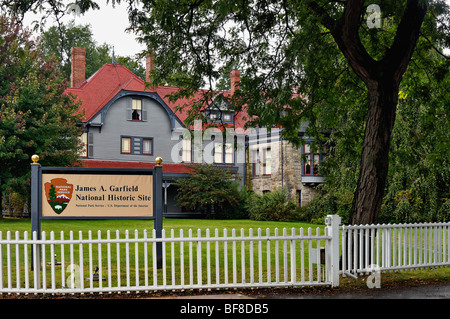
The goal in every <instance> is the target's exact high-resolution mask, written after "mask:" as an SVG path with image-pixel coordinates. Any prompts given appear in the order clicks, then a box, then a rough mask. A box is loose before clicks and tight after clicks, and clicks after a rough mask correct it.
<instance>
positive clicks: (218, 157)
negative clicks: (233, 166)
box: [214, 143, 223, 164]
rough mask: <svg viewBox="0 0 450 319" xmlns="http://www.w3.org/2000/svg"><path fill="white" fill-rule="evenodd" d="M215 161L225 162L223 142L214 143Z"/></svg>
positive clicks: (218, 162)
mask: <svg viewBox="0 0 450 319" xmlns="http://www.w3.org/2000/svg"><path fill="white" fill-rule="evenodd" d="M214 163H216V164H222V163H223V143H214Z"/></svg>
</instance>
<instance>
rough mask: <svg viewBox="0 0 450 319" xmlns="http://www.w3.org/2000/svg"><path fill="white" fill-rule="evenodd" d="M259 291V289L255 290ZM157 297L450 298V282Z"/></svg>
mask: <svg viewBox="0 0 450 319" xmlns="http://www.w3.org/2000/svg"><path fill="white" fill-rule="evenodd" d="M255 292H257V290H255ZM155 299H209V300H211V299H253V300H255V299H450V283H449V284H437V285H431V286H425V285H424V286H418V287H408V288H383V287H382V288H372V289H369V288H367V289H357V290H349V291H339V290H338V289H337V290H327V291H326V293H303V292H302V291H301V290H300V291H299V293H295V292H292V291H291V292H290V293H284V292H283V291H279V292H277V290H274V291H273V292H272V293H267V294H264V293H262V294H260V293H255V294H254V295H253V294H248V293H219V294H195V295H189V296H186V295H185V296H183V295H178V296H170V297H169V296H167V297H159V298H155Z"/></svg>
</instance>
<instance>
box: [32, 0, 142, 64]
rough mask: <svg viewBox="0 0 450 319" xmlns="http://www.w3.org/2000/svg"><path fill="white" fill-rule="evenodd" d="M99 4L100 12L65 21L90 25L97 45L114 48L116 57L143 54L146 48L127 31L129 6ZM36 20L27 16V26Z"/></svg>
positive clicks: (89, 12) (91, 11) (100, 0)
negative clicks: (104, 44) (106, 45)
mask: <svg viewBox="0 0 450 319" xmlns="http://www.w3.org/2000/svg"><path fill="white" fill-rule="evenodd" d="M68 3H69V1H68ZM97 3H98V4H99V5H100V9H99V10H89V11H88V12H86V13H85V14H83V15H75V14H69V15H68V16H67V17H66V18H65V19H63V21H64V22H68V21H70V20H75V24H76V25H80V24H81V25H86V24H90V25H91V30H92V33H93V38H94V40H95V41H96V42H97V44H98V45H101V44H103V43H106V44H108V45H111V46H114V51H115V54H116V56H134V55H136V54H137V53H139V52H141V51H142V50H143V49H144V48H145V47H144V46H143V45H141V44H140V43H138V41H137V40H136V36H135V35H134V34H133V33H130V32H126V31H125V30H126V28H127V27H128V26H129V22H128V14H127V10H126V8H127V4H126V3H123V2H122V4H120V5H118V4H116V5H115V7H114V8H113V6H112V5H111V3H109V4H108V5H106V0H98V1H97ZM34 19H36V16H33V15H31V14H27V15H26V16H25V24H31V22H32V21H33V20H34ZM51 21H52V20H51V19H49V20H48V22H47V26H46V29H47V28H48V27H50V26H51V24H50V22H51Z"/></svg>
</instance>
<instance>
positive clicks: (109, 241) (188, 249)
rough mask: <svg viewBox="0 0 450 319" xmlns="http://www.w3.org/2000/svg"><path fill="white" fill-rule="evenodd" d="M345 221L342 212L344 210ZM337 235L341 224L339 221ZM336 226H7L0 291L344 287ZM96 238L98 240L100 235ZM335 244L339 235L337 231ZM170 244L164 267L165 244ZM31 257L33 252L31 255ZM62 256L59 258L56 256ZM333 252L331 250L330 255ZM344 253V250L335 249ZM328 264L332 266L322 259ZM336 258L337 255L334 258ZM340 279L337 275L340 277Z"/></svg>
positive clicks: (0, 244) (1, 242) (0, 246)
mask: <svg viewBox="0 0 450 319" xmlns="http://www.w3.org/2000/svg"><path fill="white" fill-rule="evenodd" d="M337 219H339V217H338V216H337ZM334 227H335V228H334V229H335V234H336V233H339V229H338V227H339V223H336V219H335V223H334ZM331 234H332V228H331V218H330V225H328V226H327V227H325V229H322V232H321V230H320V228H317V229H315V230H314V231H313V230H312V229H311V228H309V229H308V230H307V231H305V230H304V229H302V228H300V229H294V228H292V229H290V230H288V229H282V230H281V231H279V230H278V229H274V230H272V232H271V231H270V230H269V229H267V230H265V231H263V230H261V229H257V230H253V229H250V230H249V231H248V232H247V233H246V232H245V231H244V230H235V229H232V230H231V232H230V231H229V230H227V229H224V230H222V231H219V230H217V229H216V230H214V234H211V233H210V230H209V229H207V230H206V231H205V233H203V234H202V232H201V231H200V230H198V231H197V233H193V232H192V230H189V231H188V234H185V233H184V232H183V230H180V232H179V234H175V232H174V231H173V230H172V231H170V232H169V234H166V233H165V232H164V231H163V234H162V237H161V238H157V237H156V232H155V231H153V232H152V235H151V236H148V234H147V231H145V230H144V232H143V233H141V234H139V233H138V232H137V231H135V232H134V234H133V233H129V232H128V231H126V232H125V234H124V235H123V234H122V235H121V234H119V232H115V233H114V232H110V231H108V232H107V233H106V235H103V234H101V233H100V232H98V233H97V234H92V232H89V233H88V236H87V238H84V237H83V234H82V232H79V233H78V238H74V236H75V235H74V233H73V232H70V233H69V236H68V237H69V238H66V234H64V233H63V232H61V233H60V234H59V235H60V236H59V237H60V238H59V239H57V238H56V236H57V234H55V233H54V232H50V234H49V235H50V236H49V237H47V235H48V234H46V233H45V232H42V236H41V239H39V240H38V239H36V238H37V237H36V236H37V234H36V233H34V234H33V238H28V233H27V232H24V235H23V238H20V234H19V233H18V232H15V233H14V236H13V234H12V233H11V232H7V233H6V238H3V237H2V236H3V235H2V234H1V232H0V263H1V264H3V267H1V268H0V293H52V294H55V293H64V294H65V293H94V292H122V291H126V292H130V291H137V292H139V291H150V290H184V289H220V288H244V287H291V286H305V285H308V286H311V285H332V286H333V285H338V282H336V278H337V281H338V280H339V274H338V269H334V275H333V274H332V273H331V270H332V268H330V267H329V265H331V263H332V261H331V260H330V259H329V258H327V260H323V257H322V260H321V254H320V247H325V249H330V247H331V239H332V237H331ZM94 237H96V238H94ZM335 239H337V240H335V245H336V244H337V246H338V245H339V242H338V240H339V237H338V236H335ZM159 244H160V245H161V246H162V247H161V248H162V258H161V267H158V258H157V253H156V252H157V249H158V248H157V246H158V245H159ZM31 256H33V257H32V258H31ZM55 256H56V257H55ZM329 256H331V255H330V254H329ZM335 257H336V258H338V255H335ZM322 263H325V264H322ZM334 264H336V261H334ZM31 269H33V270H31ZM333 280H334V281H333Z"/></svg>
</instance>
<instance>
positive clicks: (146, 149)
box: [142, 138, 153, 155]
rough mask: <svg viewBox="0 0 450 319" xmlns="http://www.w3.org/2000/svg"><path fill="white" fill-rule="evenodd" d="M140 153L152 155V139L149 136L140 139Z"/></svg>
mask: <svg viewBox="0 0 450 319" xmlns="http://www.w3.org/2000/svg"><path fill="white" fill-rule="evenodd" d="M142 154H144V155H152V154H153V140H152V139H150V138H144V139H142Z"/></svg>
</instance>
